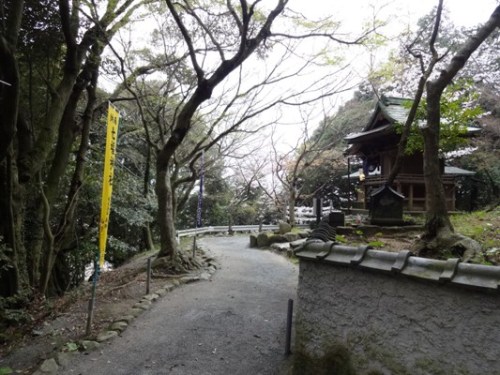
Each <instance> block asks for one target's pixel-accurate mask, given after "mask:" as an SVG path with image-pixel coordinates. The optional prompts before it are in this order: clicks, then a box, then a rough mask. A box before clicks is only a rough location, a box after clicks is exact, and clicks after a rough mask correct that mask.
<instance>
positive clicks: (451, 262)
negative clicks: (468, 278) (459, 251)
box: [439, 258, 460, 281]
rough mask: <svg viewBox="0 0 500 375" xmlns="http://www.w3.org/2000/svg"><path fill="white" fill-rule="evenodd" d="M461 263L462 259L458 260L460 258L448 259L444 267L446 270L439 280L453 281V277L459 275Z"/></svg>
mask: <svg viewBox="0 0 500 375" xmlns="http://www.w3.org/2000/svg"><path fill="white" fill-rule="evenodd" d="M459 262H460V259H458V258H452V259H447V260H446V263H445V265H444V270H443V272H442V273H441V276H439V280H440V281H450V280H451V279H453V277H454V276H455V274H456V273H457V268H458V263H459Z"/></svg>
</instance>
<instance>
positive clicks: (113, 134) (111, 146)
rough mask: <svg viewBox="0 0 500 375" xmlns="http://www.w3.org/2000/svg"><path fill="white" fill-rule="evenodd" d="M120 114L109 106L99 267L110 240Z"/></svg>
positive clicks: (102, 263) (102, 262)
mask: <svg viewBox="0 0 500 375" xmlns="http://www.w3.org/2000/svg"><path fill="white" fill-rule="evenodd" d="M119 118H120V113H119V112H118V110H117V109H116V108H114V107H113V106H112V105H111V104H109V106H108V121H107V131H106V151H105V154H104V174H103V177H102V201H101V221H100V224H99V266H100V267H102V266H103V265H104V255H105V254H106V242H107V238H108V223H109V214H110V212H111V193H112V191H113V174H114V163H115V155H116V140H117V136H118V122H119Z"/></svg>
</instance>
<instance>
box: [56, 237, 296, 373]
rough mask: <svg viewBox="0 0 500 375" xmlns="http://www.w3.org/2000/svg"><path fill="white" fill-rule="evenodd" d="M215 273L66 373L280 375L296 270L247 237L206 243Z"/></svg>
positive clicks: (173, 294)
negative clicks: (253, 245) (250, 244)
mask: <svg viewBox="0 0 500 375" xmlns="http://www.w3.org/2000/svg"><path fill="white" fill-rule="evenodd" d="M200 243H201V244H202V246H203V247H204V248H208V249H210V251H211V253H213V255H214V256H215V258H216V259H217V260H218V263H219V267H220V269H219V270H218V271H217V272H216V273H215V274H214V276H213V278H212V280H211V281H203V282H198V283H194V284H188V285H184V286H182V287H179V288H177V289H175V290H174V291H172V292H170V293H168V294H167V295H166V296H165V297H163V298H162V299H161V300H160V301H158V302H156V303H155V304H154V305H153V307H152V308H151V309H150V310H148V311H146V312H145V313H143V314H142V315H141V316H140V317H139V318H137V319H136V320H134V322H133V323H132V324H131V325H130V326H129V327H128V329H127V330H126V331H125V332H123V333H122V335H121V336H122V337H120V338H117V339H115V340H113V341H111V342H110V343H109V344H104V345H103V346H101V348H100V349H99V350H98V351H96V352H92V353H91V354H89V355H87V356H84V355H80V356H77V357H76V358H74V360H72V364H71V365H70V366H67V367H65V369H64V373H65V374H82V375H85V374H89V375H90V374H93V375H94V374H95V375H100V374H103V375H104V374H106V375H114V374H134V375H150V374H169V375H170V374H172V375H174V374H183V375H192V374H193V375H194V374H196V375H198V374H200V375H202V374H206V375H218V374H241V375H247V374H261V375H265V374H266V375H267V374H280V373H282V371H283V368H284V365H285V358H284V355H283V353H284V345H285V344H284V341H285V321H286V308H287V301H288V298H294V299H295V295H296V287H297V278H298V268H297V266H296V265H294V264H292V263H290V262H289V261H288V260H287V259H285V258H283V257H281V256H279V255H276V254H273V253H271V252H268V251H262V250H256V249H250V248H248V245H247V244H248V238H247V237H230V238H221V237H218V238H204V239H202V240H200Z"/></svg>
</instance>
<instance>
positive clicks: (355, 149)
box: [345, 96, 480, 211]
mask: <svg viewBox="0 0 500 375" xmlns="http://www.w3.org/2000/svg"><path fill="white" fill-rule="evenodd" d="M405 102H406V103H407V102H408V99H403V98H394V97H386V96H382V97H381V99H380V100H379V101H378V103H377V105H376V107H375V111H374V113H373V115H372V116H371V118H370V120H369V122H368V124H367V125H366V126H365V128H364V129H363V130H362V131H361V132H359V133H354V134H350V135H348V136H347V137H346V138H345V139H346V141H347V143H348V144H349V145H350V146H349V148H348V149H347V150H346V155H347V156H350V157H353V156H355V157H356V158H357V159H359V160H361V161H362V168H360V171H359V172H358V173H355V174H351V178H357V179H358V180H359V181H360V186H359V188H360V189H361V191H360V194H359V195H358V201H361V202H362V205H363V208H368V201H369V197H370V194H371V192H373V191H374V190H375V189H377V188H379V187H381V186H383V185H384V184H385V181H386V179H387V177H388V176H389V173H390V171H391V168H392V166H393V165H394V163H395V159H396V154H397V147H398V143H399V138H400V135H399V134H397V132H396V130H395V124H396V123H399V124H404V123H405V122H406V118H407V115H408V112H409V108H408V107H407V106H405V105H404V103H405ZM478 131H480V129H478V128H469V129H468V133H469V134H474V133H475V132H478ZM441 165H442V169H441V173H442V180H443V185H444V190H445V195H446V203H447V208H448V210H450V211H454V210H455V180H456V178H457V177H458V176H467V175H473V174H474V172H471V171H466V170H464V169H460V168H456V167H449V166H445V164H444V160H442V163H441ZM423 174H424V171H423V154H422V152H415V153H413V154H412V155H406V156H405V157H404V159H403V162H402V167H401V170H400V172H399V174H398V175H397V177H396V179H395V181H394V184H393V185H392V187H393V188H394V189H395V190H397V192H398V193H400V194H402V195H403V196H404V209H405V210H406V211H425V210H426V203H425V183H424V176H423ZM360 177H361V178H360Z"/></svg>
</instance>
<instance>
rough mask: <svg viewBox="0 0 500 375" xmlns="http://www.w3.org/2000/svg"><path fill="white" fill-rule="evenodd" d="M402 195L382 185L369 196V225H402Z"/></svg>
mask: <svg viewBox="0 0 500 375" xmlns="http://www.w3.org/2000/svg"><path fill="white" fill-rule="evenodd" d="M404 199H405V197H404V195H402V194H399V193H398V192H397V191H395V190H394V189H392V188H390V187H389V186H387V185H384V186H382V187H380V188H378V189H376V190H374V191H373V192H372V193H371V195H370V223H371V224H373V225H401V224H403V204H404Z"/></svg>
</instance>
